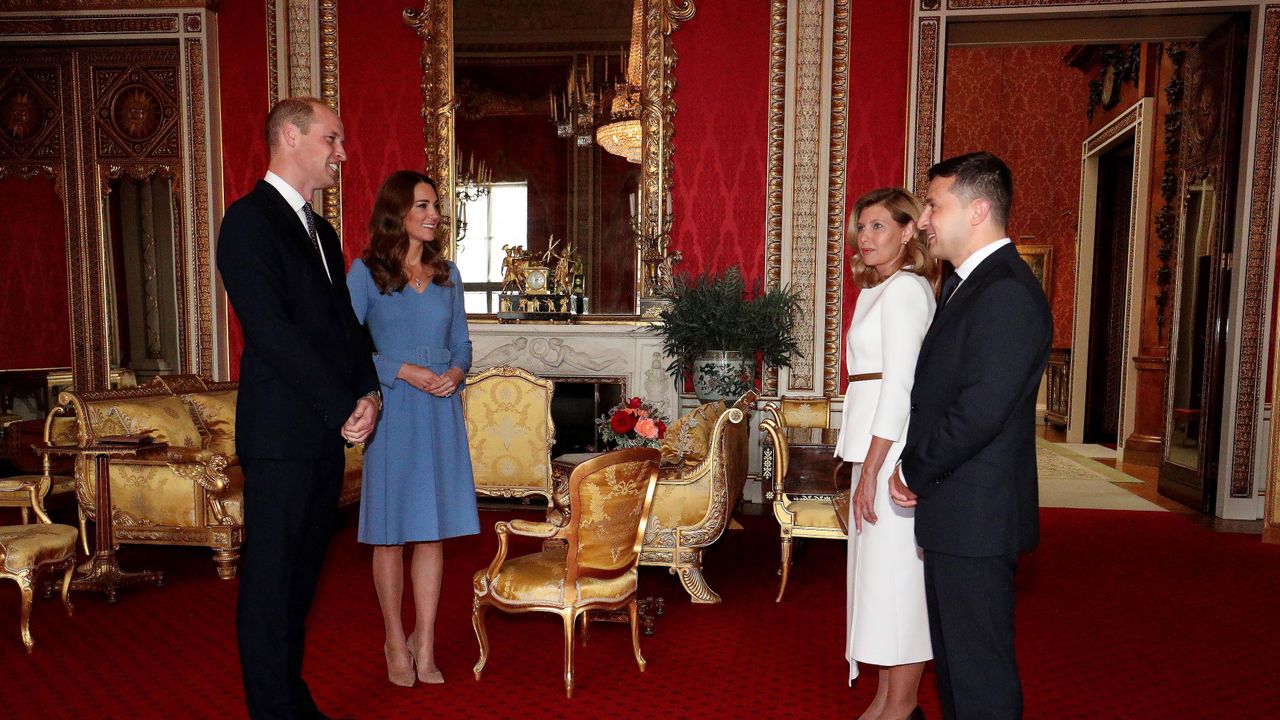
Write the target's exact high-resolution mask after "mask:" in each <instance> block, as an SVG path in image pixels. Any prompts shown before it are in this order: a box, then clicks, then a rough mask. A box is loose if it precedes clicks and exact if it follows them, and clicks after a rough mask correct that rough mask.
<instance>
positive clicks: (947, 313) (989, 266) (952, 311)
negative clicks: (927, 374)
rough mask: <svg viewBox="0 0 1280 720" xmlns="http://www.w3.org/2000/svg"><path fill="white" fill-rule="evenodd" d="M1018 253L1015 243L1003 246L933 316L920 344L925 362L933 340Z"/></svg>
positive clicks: (921, 354)
mask: <svg viewBox="0 0 1280 720" xmlns="http://www.w3.org/2000/svg"><path fill="white" fill-rule="evenodd" d="M1017 252H1018V251H1017V249H1016V248H1015V247H1014V246H1013V243H1009V244H1008V245H1005V246H1002V247H1001V248H1000V249H999V250H996V251H995V252H993V253H991V255H989V256H987V258H986V259H984V260H983V261H982V262H980V263H978V267H976V268H974V269H973V272H971V273H969V277H967V278H965V279H964V282H962V283H960V287H958V288H956V290H955V292H954V293H952V294H951V298H950V299H949V300H947V304H946V305H944V306H943V307H942V309H941V310H939V311H938V313H937V314H936V315H934V316H933V322H932V323H930V325H929V330H928V332H926V333H925V336H924V342H922V343H921V344H920V359H919V360H917V362H920V361H923V360H924V358H925V357H926V356H927V355H928V353H929V351H930V350H931V349H932V347H933V340H934V338H935V337H937V335H938V333H939V332H940V331H941V329H942V328H944V327H945V326H946V323H947V322H949V320H950V318H953V317H955V316H956V315H957V314H958V313H960V312H961V311H962V310H964V306H965V305H967V304H968V301H969V299H970V298H972V297H973V296H974V295H976V294H977V293H978V290H979V289H981V287H982V286H983V285H984V284H986V280H987V276H988V275H990V274H991V271H992V270H994V269H995V268H996V267H997V266H998V265H1001V264H1003V263H1005V262H1008V255H1009V253H1014V254H1016V253H1017Z"/></svg>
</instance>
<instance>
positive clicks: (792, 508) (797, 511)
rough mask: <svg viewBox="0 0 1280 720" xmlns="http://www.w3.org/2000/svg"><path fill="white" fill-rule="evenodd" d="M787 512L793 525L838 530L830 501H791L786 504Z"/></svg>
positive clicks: (834, 511) (837, 523)
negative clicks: (790, 515)
mask: <svg viewBox="0 0 1280 720" xmlns="http://www.w3.org/2000/svg"><path fill="white" fill-rule="evenodd" d="M786 507H787V512H789V513H791V514H792V515H793V516H794V517H793V518H792V522H793V523H794V524H795V525H802V526H806V527H815V528H828V529H831V528H835V529H839V528H840V523H839V522H838V521H837V520H836V510H835V508H834V507H833V506H832V505H831V501H830V500H792V501H791V502H789V503H787V505H786Z"/></svg>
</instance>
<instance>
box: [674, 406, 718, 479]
mask: <svg viewBox="0 0 1280 720" xmlns="http://www.w3.org/2000/svg"><path fill="white" fill-rule="evenodd" d="M724 410H725V405H724V402H722V401H719V400H717V401H716V402H712V403H706V404H705V405H699V406H698V407H697V408H695V409H694V410H693V412H691V413H689V414H688V415H685V416H683V417H681V418H678V419H677V420H676V421H675V422H673V423H671V426H670V427H668V428H667V434H666V435H664V436H663V438H662V444H661V446H660V447H661V450H662V462H663V463H664V464H667V465H676V464H680V463H683V464H685V465H697V464H698V463H701V462H702V460H703V458H705V457H706V456H707V450H708V446H709V445H710V444H711V430H712V428H714V427H715V425H716V420H718V419H720V415H721V414H722V413H724Z"/></svg>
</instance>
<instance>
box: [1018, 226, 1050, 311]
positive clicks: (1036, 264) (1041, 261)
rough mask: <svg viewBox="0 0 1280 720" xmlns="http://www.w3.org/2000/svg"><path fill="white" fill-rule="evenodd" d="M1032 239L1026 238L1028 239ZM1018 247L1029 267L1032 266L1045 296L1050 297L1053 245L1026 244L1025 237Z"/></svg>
mask: <svg viewBox="0 0 1280 720" xmlns="http://www.w3.org/2000/svg"><path fill="white" fill-rule="evenodd" d="M1030 239H1031V238H1026V240H1030ZM1017 248H1018V254H1019V255H1021V256H1022V260H1023V262H1025V263H1026V264H1027V267H1029V268H1031V274H1033V275H1035V276H1036V279H1037V280H1039V281H1040V287H1041V288H1042V289H1043V290H1044V296H1045V297H1049V293H1050V291H1051V289H1052V286H1051V285H1050V283H1051V282H1053V246H1052V245H1032V244H1024V239H1023V238H1019V239H1018V243H1017Z"/></svg>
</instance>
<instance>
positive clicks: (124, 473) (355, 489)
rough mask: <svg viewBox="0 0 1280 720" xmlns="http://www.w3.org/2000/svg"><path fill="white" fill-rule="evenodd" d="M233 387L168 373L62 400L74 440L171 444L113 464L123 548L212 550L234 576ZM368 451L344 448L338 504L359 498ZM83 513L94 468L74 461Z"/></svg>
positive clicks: (237, 495) (221, 571)
mask: <svg viewBox="0 0 1280 720" xmlns="http://www.w3.org/2000/svg"><path fill="white" fill-rule="evenodd" d="M236 394H237V384H236V383H230V382H210V381H206V380H204V379H202V378H200V377H199V376H196V375H169V376H161V377H157V378H154V379H152V380H151V381H150V382H148V383H147V384H145V385H141V386H139V387H134V388H123V389H118V390H101V391H96V392H76V391H66V392H63V393H62V394H61V395H60V396H59V403H60V404H61V405H69V406H70V407H71V409H72V411H73V415H74V418H75V438H74V442H76V443H79V444H81V445H87V444H91V443H93V442H94V441H95V439H97V438H101V437H104V436H114V435H148V436H150V437H151V438H152V439H153V440H155V441H156V442H163V443H167V444H168V448H167V450H166V451H165V453H164V454H163V456H160V457H147V458H145V459H125V458H114V459H112V460H111V466H110V473H111V504H112V509H111V511H112V519H113V521H114V528H115V539H116V542H117V543H121V544H148V545H193V546H202V547H208V548H211V549H212V550H213V551H214V557H213V559H214V562H215V563H216V565H217V569H218V575H219V576H220V577H222V578H227V579H229V578H233V577H235V574H236V562H237V560H238V558H239V554H240V546H241V545H242V544H243V542H244V512H243V507H242V503H243V497H244V494H243V491H244V475H243V474H242V473H241V471H240V463H239V460H238V459H237V457H236V450H235V447H236V445H235V409H236ZM362 452H363V448H362V447H360V446H358V447H355V448H350V449H348V450H347V462H346V474H345V477H344V479H343V485H342V494H341V497H340V501H339V502H340V503H341V504H344V505H345V504H348V503H351V502H355V501H356V500H359V498H360V481H361V472H362V463H363V456H362ZM75 472H76V498H77V500H78V501H79V505H80V510H81V512H82V513H83V515H85V516H87V517H88V519H89V520H95V519H96V518H95V506H94V501H95V492H94V487H95V480H96V478H95V472H94V469H93V465H92V463H90V462H89V461H88V460H87V459H84V458H81V459H79V460H77V463H76V469H75Z"/></svg>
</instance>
